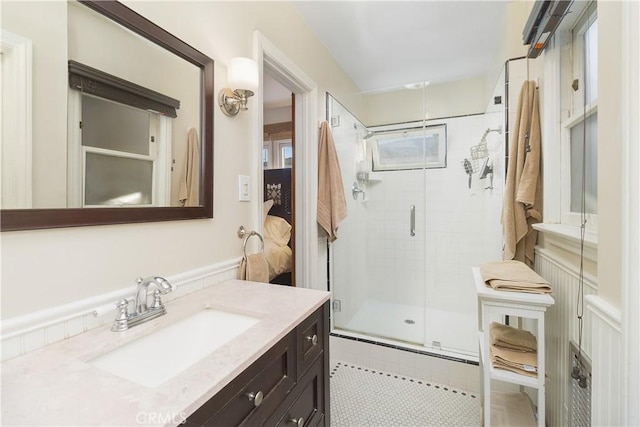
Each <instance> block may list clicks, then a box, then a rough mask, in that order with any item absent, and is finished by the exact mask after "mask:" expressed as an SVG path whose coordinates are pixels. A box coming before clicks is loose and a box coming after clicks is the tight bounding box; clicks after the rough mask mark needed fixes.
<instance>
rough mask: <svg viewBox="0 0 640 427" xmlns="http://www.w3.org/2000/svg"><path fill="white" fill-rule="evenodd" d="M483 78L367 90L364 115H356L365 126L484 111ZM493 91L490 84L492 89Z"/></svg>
mask: <svg viewBox="0 0 640 427" xmlns="http://www.w3.org/2000/svg"><path fill="white" fill-rule="evenodd" d="M485 82H486V79H485V78H484V77H478V78H474V79H467V80H459V81H454V82H446V83H440V84H432V85H429V86H427V87H426V88H424V89H401V90H397V91H392V92H382V93H376V94H367V95H365V96H364V100H365V102H366V115H365V116H364V117H359V116H357V115H356V116H357V117H358V118H359V119H360V120H362V121H363V123H364V124H365V125H366V126H377V125H384V124H390V123H402V122H409V121H418V120H422V119H424V118H425V116H426V118H427V119H437V118H441V117H455V116H463V115H468V114H478V113H484V112H485V109H486V107H487V99H488V98H487V96H486V93H487V89H486V87H485ZM491 91H493V88H492V89H491Z"/></svg>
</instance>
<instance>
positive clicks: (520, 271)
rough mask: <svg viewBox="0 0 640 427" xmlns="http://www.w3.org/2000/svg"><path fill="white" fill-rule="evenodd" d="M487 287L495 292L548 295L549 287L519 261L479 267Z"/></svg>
mask: <svg viewBox="0 0 640 427" xmlns="http://www.w3.org/2000/svg"><path fill="white" fill-rule="evenodd" d="M480 275H481V276H482V280H484V282H485V283H486V285H487V286H489V287H491V288H493V289H495V290H497V291H508V292H527V293H532V294H550V293H551V285H550V284H549V282H547V281H546V280H544V279H543V278H542V277H540V276H539V275H538V274H537V273H536V272H535V271H533V270H532V269H530V268H529V267H527V265H526V264H525V263H523V262H520V261H514V260H508V261H495V262H486V263H484V264H481V265H480Z"/></svg>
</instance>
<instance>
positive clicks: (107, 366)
mask: <svg viewBox="0 0 640 427" xmlns="http://www.w3.org/2000/svg"><path fill="white" fill-rule="evenodd" d="M259 321H260V319H259V318H256V317H253V316H247V315H244V314H237V313H230V312H226V311H220V310H215V309H210V308H206V309H203V310H201V311H198V312H197V313H194V314H193V315H191V316H189V317H187V318H185V319H183V320H180V321H178V322H176V323H174V324H172V325H169V326H166V327H164V328H162V329H160V330H158V331H155V332H153V333H151V334H149V335H146V336H144V337H141V338H139V339H137V340H135V341H133V342H131V343H128V344H126V345H124V346H122V347H119V348H117V349H115V350H113V351H110V352H109V353H105V354H103V355H101V356H98V357H96V358H95V359H93V360H90V361H89V362H88V363H90V364H91V365H93V366H96V367H98V368H100V369H103V370H105V371H108V372H110V373H112V374H115V375H117V376H119V377H122V378H125V379H128V380H131V381H134V382H136V383H138V384H142V385H144V386H147V387H157V386H158V385H160V384H162V383H164V382H165V381H167V380H169V379H171V378H173V377H174V376H175V375H177V374H179V373H180V372H182V371H184V370H185V369H187V368H188V367H190V366H191V365H193V364H194V363H196V362H198V361H199V360H201V359H202V358H204V357H206V356H208V355H209V354H211V353H212V352H214V351H215V350H216V349H218V348H220V347H222V346H223V345H224V344H226V343H227V342H229V341H231V340H232V339H233V338H235V337H237V336H238V335H240V334H241V333H243V332H244V331H246V330H247V329H249V328H250V327H251V326H253V325H255V324H256V323H258V322H259Z"/></svg>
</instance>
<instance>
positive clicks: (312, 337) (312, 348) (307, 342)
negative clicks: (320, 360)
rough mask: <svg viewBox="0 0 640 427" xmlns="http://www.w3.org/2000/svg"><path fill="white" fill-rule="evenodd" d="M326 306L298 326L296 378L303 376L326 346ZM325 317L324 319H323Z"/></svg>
mask: <svg viewBox="0 0 640 427" xmlns="http://www.w3.org/2000/svg"><path fill="white" fill-rule="evenodd" d="M328 307H329V306H328V305H327V304H325V305H323V306H322V307H320V308H319V309H318V310H316V311H315V312H314V313H313V314H312V315H311V316H309V317H307V318H306V319H305V320H304V321H302V322H301V323H300V325H298V327H297V328H296V332H297V334H298V376H299V377H301V376H302V375H304V373H305V372H306V370H307V369H309V367H310V366H311V365H312V364H313V362H314V360H316V358H317V357H318V356H319V355H320V354H321V353H322V352H323V350H324V348H325V346H326V345H327V342H326V341H327V328H326V324H325V319H328V316H329V315H328V312H327V313H326V314H325V310H327V311H328ZM325 316H326V317H325Z"/></svg>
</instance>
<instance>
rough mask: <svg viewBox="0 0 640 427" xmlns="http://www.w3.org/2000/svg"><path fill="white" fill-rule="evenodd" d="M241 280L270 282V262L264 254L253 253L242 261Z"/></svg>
mask: <svg viewBox="0 0 640 427" xmlns="http://www.w3.org/2000/svg"><path fill="white" fill-rule="evenodd" d="M240 280H249V281H251V282H264V283H268V282H269V264H268V263H267V259H266V258H265V257H264V254H262V253H261V252H260V253H257V254H251V255H249V256H247V257H246V258H242V261H241V262H240Z"/></svg>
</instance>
